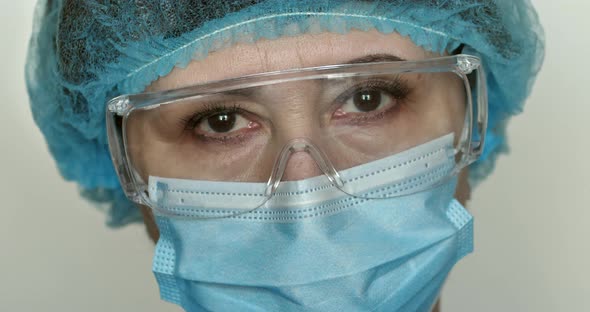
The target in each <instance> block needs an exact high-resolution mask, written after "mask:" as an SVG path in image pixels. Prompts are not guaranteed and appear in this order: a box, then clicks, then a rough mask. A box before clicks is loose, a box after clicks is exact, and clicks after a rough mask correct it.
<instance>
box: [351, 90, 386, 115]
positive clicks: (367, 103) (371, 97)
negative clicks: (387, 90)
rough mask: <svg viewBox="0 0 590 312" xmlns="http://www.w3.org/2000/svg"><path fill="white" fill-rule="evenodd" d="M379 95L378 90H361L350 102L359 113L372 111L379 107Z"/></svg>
mask: <svg viewBox="0 0 590 312" xmlns="http://www.w3.org/2000/svg"><path fill="white" fill-rule="evenodd" d="M381 93H382V91H379V90H363V91H359V92H357V93H355V94H354V96H353V98H352V101H353V103H354V106H355V107H356V109H357V110H358V111H359V112H370V111H374V110H376V109H377V108H379V106H380V105H381V98H382V97H381Z"/></svg>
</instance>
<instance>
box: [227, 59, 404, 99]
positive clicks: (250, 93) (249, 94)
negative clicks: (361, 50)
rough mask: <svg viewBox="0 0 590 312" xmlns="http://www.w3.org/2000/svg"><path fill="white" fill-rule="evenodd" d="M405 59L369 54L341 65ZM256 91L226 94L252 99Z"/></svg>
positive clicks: (401, 60) (233, 91) (239, 91)
mask: <svg viewBox="0 0 590 312" xmlns="http://www.w3.org/2000/svg"><path fill="white" fill-rule="evenodd" d="M403 61H405V59H403V58H401V57H399V56H395V55H393V54H387V53H379V54H368V55H365V56H361V57H357V58H355V59H352V60H350V61H347V62H345V63H341V64H362V63H377V62H403ZM255 92H256V91H255V90H252V89H246V90H241V89H240V90H232V91H228V92H227V93H226V94H229V95H232V96H243V97H251V96H252V95H253V94H254V93H255Z"/></svg>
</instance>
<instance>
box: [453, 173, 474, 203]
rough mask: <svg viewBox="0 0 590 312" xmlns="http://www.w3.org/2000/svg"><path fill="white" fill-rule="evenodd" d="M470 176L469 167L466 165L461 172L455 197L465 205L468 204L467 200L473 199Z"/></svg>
mask: <svg viewBox="0 0 590 312" xmlns="http://www.w3.org/2000/svg"><path fill="white" fill-rule="evenodd" d="M468 177H469V168H468V167H465V168H463V170H461V172H460V173H459V180H458V182H457V190H456V191H455V198H456V199H457V200H458V201H459V202H460V203H461V205H463V206H465V207H466V206H467V201H469V200H470V199H471V186H469V182H468Z"/></svg>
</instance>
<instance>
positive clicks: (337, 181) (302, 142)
mask: <svg viewBox="0 0 590 312" xmlns="http://www.w3.org/2000/svg"><path fill="white" fill-rule="evenodd" d="M295 152H306V153H308V154H309V155H310V156H311V157H312V158H313V160H314V161H315V162H316V164H317V165H318V167H319V168H320V170H321V171H322V172H323V173H324V175H326V177H327V178H328V180H330V182H331V183H332V184H333V185H335V186H336V187H338V188H342V187H343V186H344V182H343V181H342V178H341V177H340V174H338V171H337V170H336V168H334V165H332V162H331V161H330V159H329V158H328V157H327V156H326V154H324V152H322V150H321V149H319V148H318V147H317V146H315V144H313V143H312V142H311V141H310V140H309V139H307V138H297V139H293V140H291V141H289V142H288V143H287V144H285V146H283V149H282V150H281V152H280V153H279V155H278V156H277V159H276V161H275V163H274V166H273V169H272V173H271V175H270V177H269V179H268V183H267V184H266V191H265V195H266V197H267V198H270V196H272V195H273V194H274V192H275V191H276V190H277V188H278V187H279V184H280V183H281V179H282V178H283V174H284V173H285V168H286V167H287V163H288V161H289V157H290V156H291V154H293V153H295Z"/></svg>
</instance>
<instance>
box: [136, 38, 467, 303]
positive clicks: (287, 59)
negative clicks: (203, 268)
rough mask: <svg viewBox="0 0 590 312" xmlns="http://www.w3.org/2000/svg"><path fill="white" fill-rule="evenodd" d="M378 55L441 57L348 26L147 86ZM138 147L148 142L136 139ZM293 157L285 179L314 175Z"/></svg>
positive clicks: (239, 49)
mask: <svg viewBox="0 0 590 312" xmlns="http://www.w3.org/2000/svg"><path fill="white" fill-rule="evenodd" d="M379 54H392V55H395V56H398V57H400V58H403V59H406V60H422V59H428V58H433V57H437V56H440V55H437V54H435V53H432V52H428V51H426V50H424V49H422V48H421V47H418V46H416V45H415V44H414V43H413V42H412V41H411V40H409V39H408V38H406V37H402V36H400V35H399V34H396V33H392V34H381V33H379V32H377V31H369V32H361V31H353V32H350V33H348V34H345V35H341V34H331V33H321V34H306V35H301V36H297V37H283V38H280V39H276V40H260V41H257V42H256V43H254V44H238V45H234V46H232V47H230V48H226V49H223V50H221V51H217V52H213V53H211V54H209V56H208V57H207V58H206V59H204V60H202V61H193V62H192V63H190V64H189V65H188V66H187V67H186V68H184V69H181V68H175V69H174V70H173V71H172V72H171V73H170V74H169V75H167V76H165V77H162V78H160V79H158V80H157V81H155V82H154V83H152V84H151V85H150V86H149V87H148V88H147V90H146V91H162V90H169V89H177V88H181V87H185V86H190V85H195V84H200V83H205V82H209V81H215V80H222V79H228V78H234V77H240V76H244V75H249V74H255V73H261V72H269V71H277V70H285V69H292V68H302V67H311V66H321V65H328V64H341V63H345V62H347V61H349V60H352V59H355V58H360V57H363V56H366V55H379ZM449 88H450V87H449ZM296 115H297V114H294V115H293V116H296ZM299 115H304V114H299ZM455 115H458V116H455ZM293 116H291V119H289V120H288V121H287V120H285V121H283V123H284V124H289V125H291V127H290V128H289V129H288V130H289V133H290V134H289V135H288V136H291V137H300V136H302V133H303V132H304V131H305V130H304V129H305V127H301V128H298V126H297V125H298V123H297V122H298V120H299V119H298V118H297V117H293ZM301 118H304V117H301ZM448 119H449V120H450V122H452V123H453V124H452V128H453V129H455V131H456V132H458V131H460V129H461V127H462V124H463V115H462V114H461V113H460V112H453V115H452V116H451V117H449V118H448ZM136 127H141V126H140V125H138V126H136ZM298 129H300V130H298ZM146 131H147V130H146ZM138 146H147V145H144V144H138ZM135 153H136V154H137V155H138V156H137V157H140V156H139V155H153V154H154V153H153V151H148V150H141V149H140V150H136V151H135ZM295 156H297V155H295ZM294 159H295V160H296V161H289V163H288V165H287V168H286V169H285V175H284V177H283V178H284V180H297V179H303V178H305V177H309V176H310V175H315V173H311V171H312V170H317V169H315V168H316V166H315V164H314V161H313V159H311V158H310V157H304V156H302V157H294ZM141 162H142V165H141V166H142V167H144V168H149V169H146V170H152V171H157V169H154V168H157V166H158V165H159V164H161V161H159V160H158V159H155V158H145V157H143V156H142V160H141ZM152 171H150V172H152ZM469 197H470V189H469V185H468V183H467V169H464V170H463V171H462V172H461V173H460V175H459V181H458V186H457V191H456V194H455V198H457V199H458V200H459V201H460V202H461V203H462V204H463V205H464V206H465V204H466V202H467V200H468V199H469ZM139 209H140V210H141V212H142V214H143V217H144V222H145V225H146V228H147V232H148V234H149V236H150V238H151V239H152V240H153V241H154V242H157V240H158V237H159V233H158V228H157V226H156V223H155V221H154V217H153V215H152V213H151V210H150V209H149V208H148V207H145V206H140V207H139ZM439 306H440V302H438V303H437V304H436V306H435V307H434V309H433V311H434V312H438V311H439V309H440V307H439Z"/></svg>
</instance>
